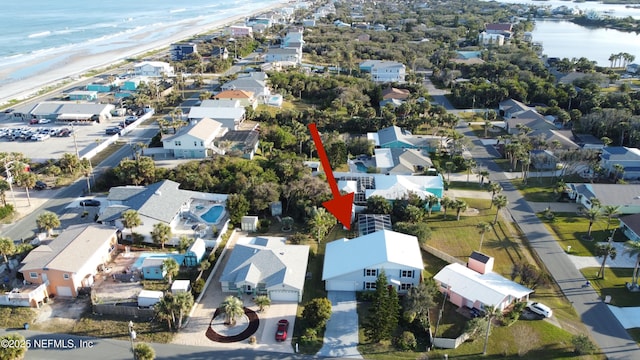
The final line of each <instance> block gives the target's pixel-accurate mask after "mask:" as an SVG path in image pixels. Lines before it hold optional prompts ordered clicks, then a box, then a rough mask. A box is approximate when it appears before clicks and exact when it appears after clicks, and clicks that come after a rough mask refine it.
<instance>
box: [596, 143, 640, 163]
mask: <svg viewBox="0 0 640 360" xmlns="http://www.w3.org/2000/svg"><path fill="white" fill-rule="evenodd" d="M602 158H603V159H605V160H613V161H616V160H618V161H619V160H640V149H637V148H628V147H624V146H607V147H605V148H603V149H602Z"/></svg>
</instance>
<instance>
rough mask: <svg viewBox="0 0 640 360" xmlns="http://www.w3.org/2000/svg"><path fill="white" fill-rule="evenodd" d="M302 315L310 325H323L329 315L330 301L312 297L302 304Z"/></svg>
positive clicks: (318, 326)
mask: <svg viewBox="0 0 640 360" xmlns="http://www.w3.org/2000/svg"><path fill="white" fill-rule="evenodd" d="M302 317H303V318H304V319H305V320H306V321H307V324H309V325H310V326H311V327H314V328H320V327H323V326H324V325H325V324H326V323H327V320H329V318H330V317H331V301H329V299H327V298H315V299H312V300H311V301H309V302H308V303H307V304H306V305H305V306H304V310H303V311H302Z"/></svg>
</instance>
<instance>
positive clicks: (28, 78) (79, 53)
mask: <svg viewBox="0 0 640 360" xmlns="http://www.w3.org/2000/svg"><path fill="white" fill-rule="evenodd" d="M286 5H287V4H286V3H282V2H281V3H276V4H272V5H269V6H266V7H264V8H260V9H256V10H254V11H252V12H250V13H245V14H240V15H235V16H231V17H227V18H223V19H219V20H215V21H213V22H208V23H205V24H201V22H202V21H203V20H202V19H193V20H187V21H183V22H180V23H174V24H169V25H167V26H165V27H161V28H154V29H149V30H146V31H143V32H139V33H134V34H125V35H124V36H123V38H119V39H114V40H113V41H112V42H109V43H105V44H91V43H89V44H85V45H80V46H77V47H76V48H74V49H73V50H72V51H68V50H67V51H57V52H54V53H51V54H49V55H47V56H45V57H42V58H39V59H35V60H32V61H28V62H25V63H19V64H14V65H10V66H8V67H6V68H4V69H2V70H0V78H7V77H8V75H9V74H13V75H14V76H15V74H18V75H19V74H20V72H27V74H26V75H25V77H24V78H18V79H16V80H15V81H13V82H11V83H9V84H6V85H3V86H0V105H4V106H6V105H9V104H10V103H12V102H14V101H17V102H18V103H21V102H23V101H24V100H28V99H29V98H31V97H34V96H36V95H37V94H38V92H39V91H41V90H42V89H45V88H47V87H52V86H57V85H59V84H60V83H63V82H68V83H67V84H65V86H71V85H73V84H74V83H76V82H80V81H83V80H87V79H88V78H87V77H82V78H79V79H74V78H75V77H77V76H81V75H82V74H85V73H87V72H89V71H92V70H98V69H103V68H104V69H105V70H106V68H107V67H109V66H111V65H123V64H124V62H125V60H126V59H130V58H135V57H139V56H141V55H143V54H145V53H148V52H152V51H158V50H162V49H166V48H168V47H169V45H170V44H172V43H175V42H179V41H184V40H187V39H188V38H190V37H192V36H195V35H199V34H205V33H209V32H213V31H215V30H219V29H223V28H224V27H226V26H229V25H231V24H234V23H236V22H238V21H240V20H242V19H244V18H246V17H251V16H254V15H258V14H261V13H264V12H267V11H270V10H274V9H278V8H281V7H285V6H286ZM12 105H13V104H12ZM16 105H17V104H16Z"/></svg>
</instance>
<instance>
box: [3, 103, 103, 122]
mask: <svg viewBox="0 0 640 360" xmlns="http://www.w3.org/2000/svg"><path fill="white" fill-rule="evenodd" d="M114 109H115V106H114V105H112V104H95V103H78V102H76V101H43V102H39V103H37V104H36V105H24V106H21V107H17V108H16V109H15V110H14V111H13V113H12V114H11V115H12V116H13V117H18V118H21V119H23V120H28V119H49V120H54V121H86V122H91V121H96V120H98V121H104V120H107V119H110V118H111V111H112V110H114Z"/></svg>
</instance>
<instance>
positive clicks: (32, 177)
mask: <svg viewBox="0 0 640 360" xmlns="http://www.w3.org/2000/svg"><path fill="white" fill-rule="evenodd" d="M15 180H16V183H17V184H18V186H24V190H25V191H26V193H27V203H28V204H29V206H31V196H29V189H31V188H33V187H34V186H36V181H37V180H38V178H37V176H36V174H34V173H32V172H20V173H18V176H16V177H15Z"/></svg>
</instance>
